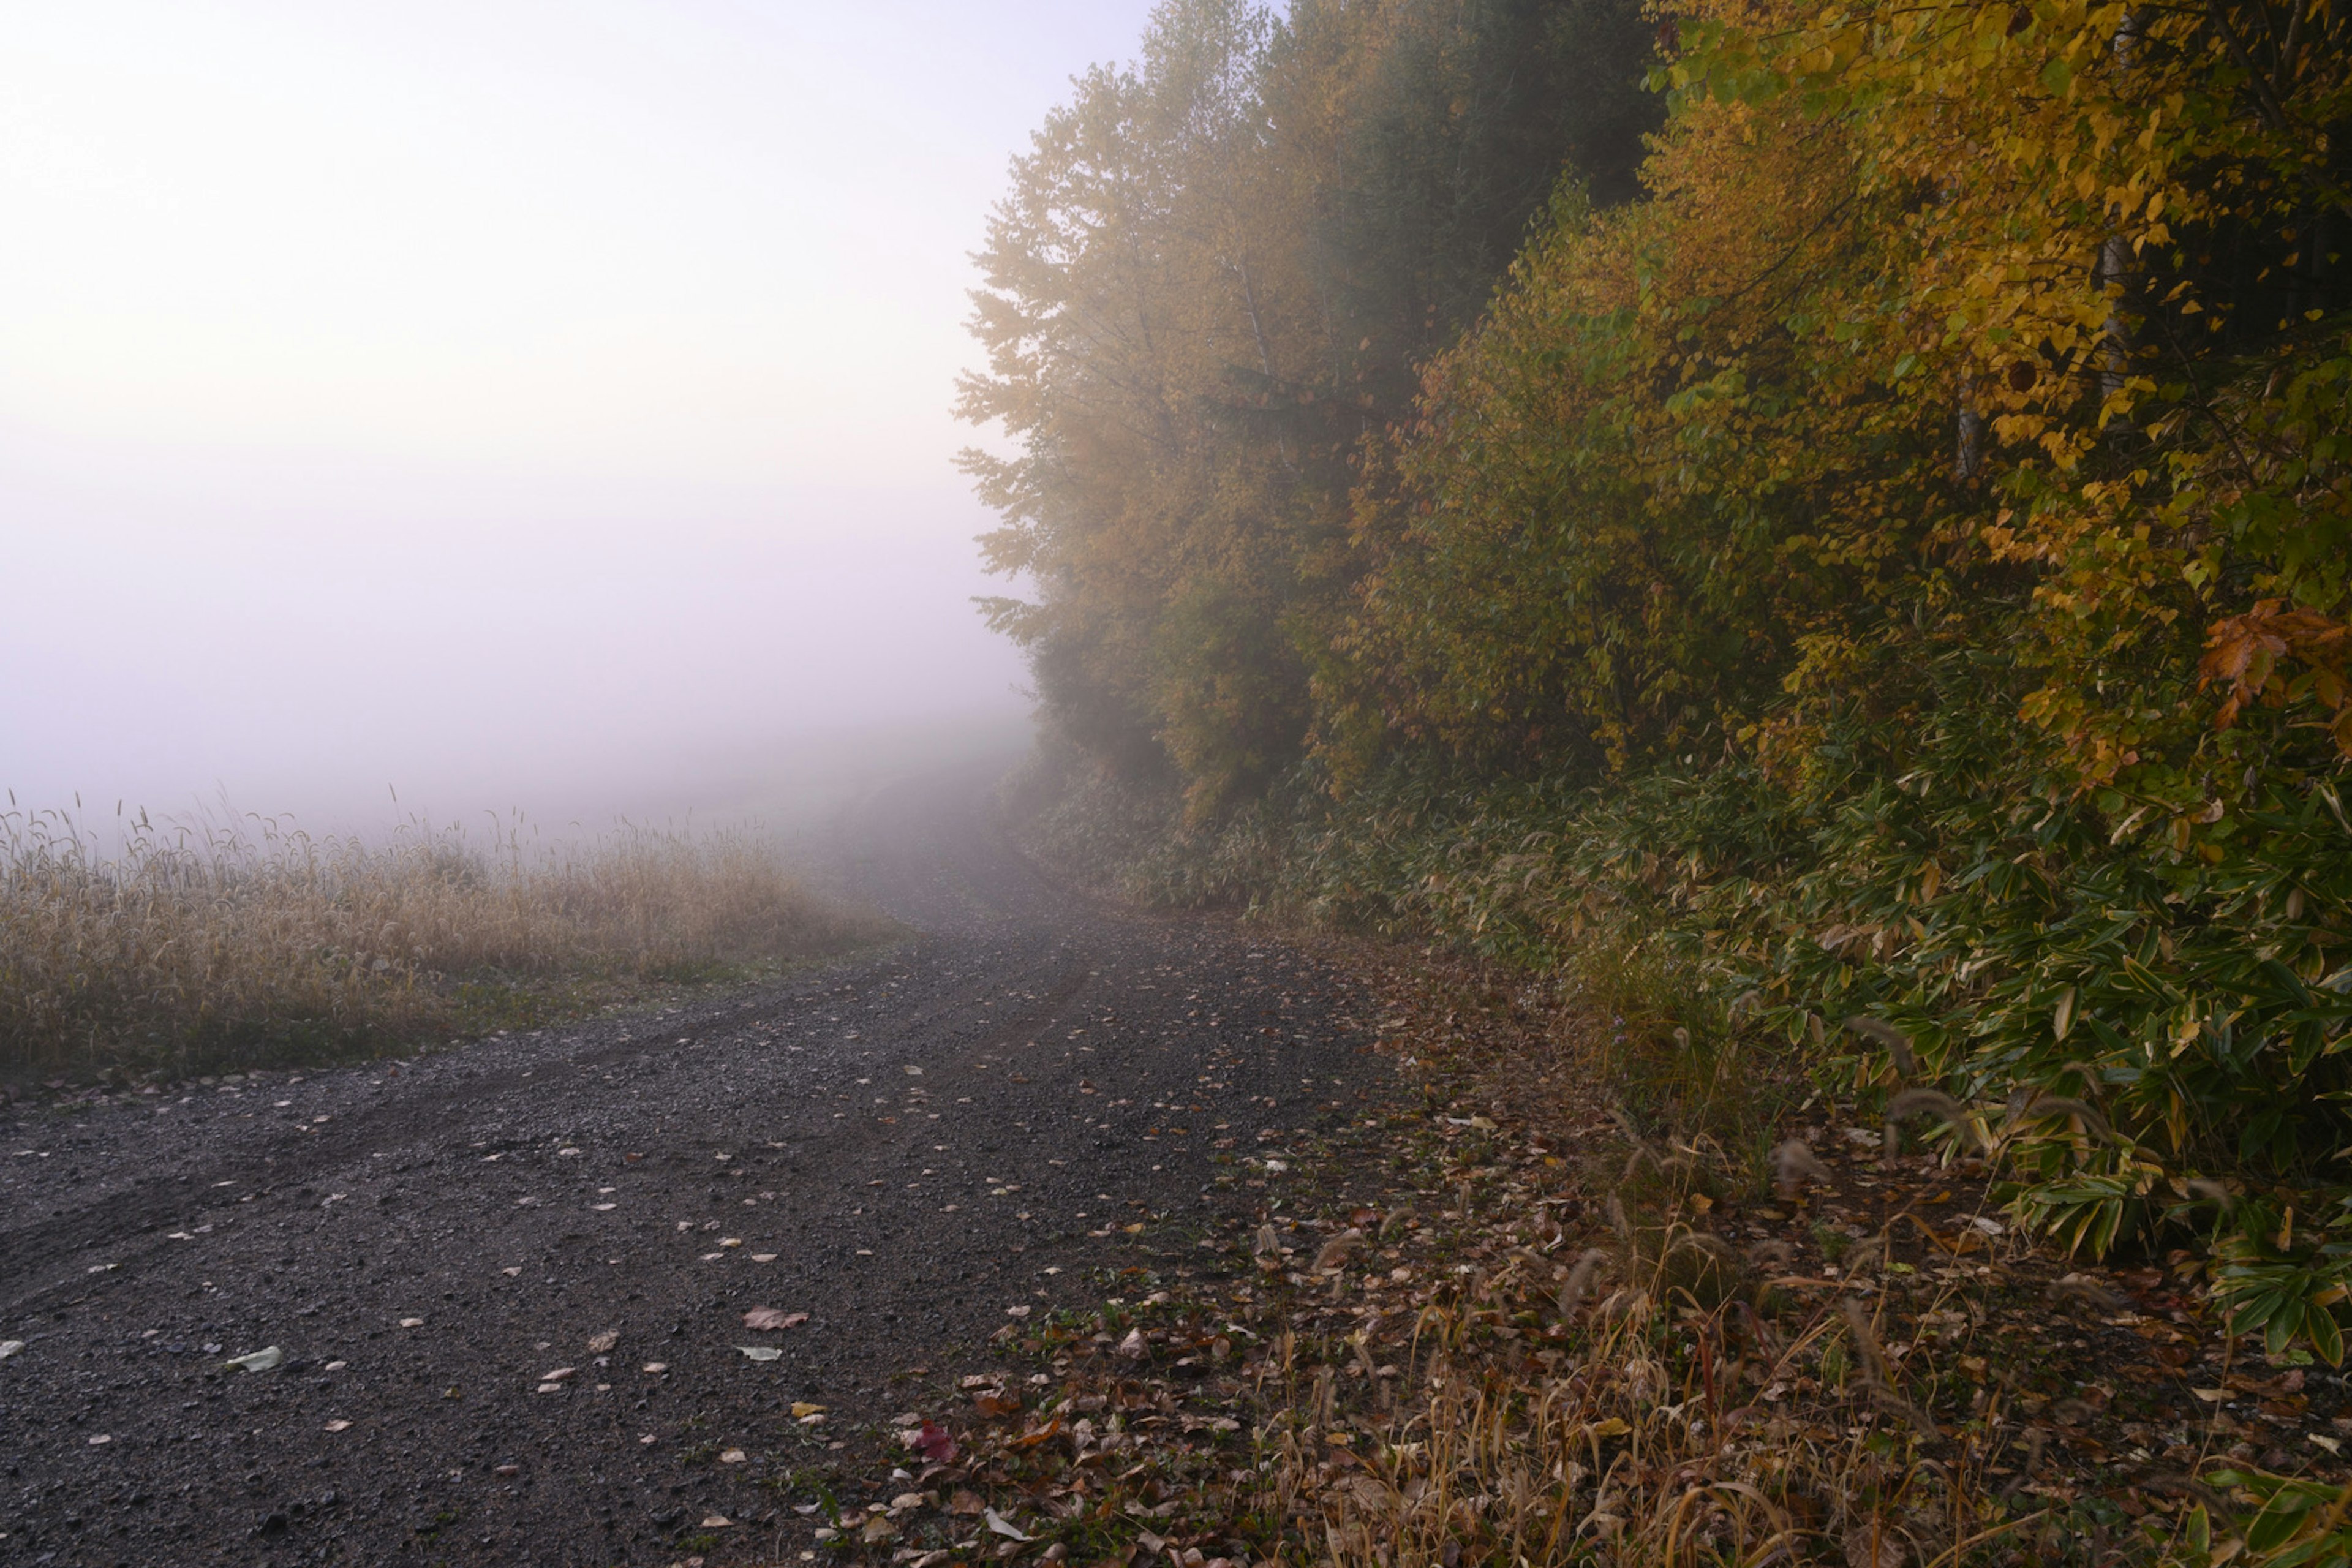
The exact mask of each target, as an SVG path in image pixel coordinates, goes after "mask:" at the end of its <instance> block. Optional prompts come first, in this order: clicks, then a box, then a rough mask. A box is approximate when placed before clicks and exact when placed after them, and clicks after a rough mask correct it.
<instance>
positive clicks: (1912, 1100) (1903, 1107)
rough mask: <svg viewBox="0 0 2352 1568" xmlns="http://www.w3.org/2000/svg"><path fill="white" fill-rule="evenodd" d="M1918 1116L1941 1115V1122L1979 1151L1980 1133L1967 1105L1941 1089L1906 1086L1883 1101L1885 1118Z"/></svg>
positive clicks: (1982, 1144)
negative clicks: (1884, 1103)
mask: <svg viewBox="0 0 2352 1568" xmlns="http://www.w3.org/2000/svg"><path fill="white" fill-rule="evenodd" d="M1922 1115H1927V1116H1937V1117H1941V1118H1942V1119H1943V1121H1944V1122H1945V1124H1946V1125H1948V1126H1949V1127H1950V1128H1951V1129H1952V1130H1953V1131H1956V1132H1958V1134H1959V1135H1960V1136H1961V1137H1963V1138H1965V1139H1967V1140H1968V1141H1969V1145H1970V1146H1971V1147H1972V1148H1975V1149H1977V1150H1978V1151H1979V1152H1981V1151H1982V1150H1983V1149H1984V1146H1985V1142H1984V1134H1982V1133H1981V1132H1979V1131H1977V1124H1976V1121H1975V1119H1974V1118H1972V1117H1971V1116H1969V1108H1968V1107H1967V1106H1965V1105H1962V1104H1961V1103H1960V1102H1959V1101H1958V1100H1954V1099H1953V1098H1952V1097H1951V1096H1950V1095H1948V1094H1946V1093H1945V1092H1944V1091H1943V1090H1941V1089H1905V1090H1904V1091H1903V1092H1902V1093H1901V1094H1898V1095H1896V1096H1895V1098H1894V1099H1893V1100H1889V1101H1887V1104H1886V1117H1887V1120H1888V1121H1902V1120H1904V1119H1905V1118H1906V1117H1912V1116H1922Z"/></svg>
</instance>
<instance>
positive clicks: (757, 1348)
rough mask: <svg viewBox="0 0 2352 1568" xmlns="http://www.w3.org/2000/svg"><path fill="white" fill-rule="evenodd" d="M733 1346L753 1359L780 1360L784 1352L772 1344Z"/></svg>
mask: <svg viewBox="0 0 2352 1568" xmlns="http://www.w3.org/2000/svg"><path fill="white" fill-rule="evenodd" d="M735 1348H736V1349H737V1350H739V1351H741V1352H743V1353H744V1354H745V1355H747V1356H749V1357H751V1359H752V1360H753V1361H782V1360H783V1358H784V1352H782V1351H780V1350H778V1349H777V1348H776V1347H775V1346H773V1345H737V1346H736V1347H735Z"/></svg>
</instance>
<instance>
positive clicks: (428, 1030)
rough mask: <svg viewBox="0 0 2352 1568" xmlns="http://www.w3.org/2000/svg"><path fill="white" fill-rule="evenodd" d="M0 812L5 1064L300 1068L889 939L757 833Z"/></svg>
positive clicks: (37, 1074)
mask: <svg viewBox="0 0 2352 1568" xmlns="http://www.w3.org/2000/svg"><path fill="white" fill-rule="evenodd" d="M109 826H119V827H120V828H121V831H120V833H119V835H118V836H117V837H116V841H117V844H118V847H115V848H113V849H111V850H108V849H104V848H102V847H101V845H100V838H99V837H98V835H97V834H96V833H94V832H92V831H89V830H88V829H87V828H86V827H85V826H82V825H80V824H79V823H77V822H76V821H74V820H73V819H72V818H70V817H68V816H64V815H62V814H58V813H43V812H22V811H17V812H10V813H8V814H6V815H5V816H0V1079H7V1080H14V1081H16V1083H18V1084H20V1085H21V1084H23V1083H25V1082H27V1081H30V1080H36V1079H41V1080H46V1079H57V1080H58V1081H59V1082H61V1083H73V1082H80V1081H85V1080H87V1079H89V1078H91V1077H92V1076H103V1077H107V1078H115V1079H136V1078H144V1077H149V1076H182V1075H185V1074H189V1073H193V1072H199V1071H203V1072H210V1071H214V1070H216V1069H221V1068H235V1067H247V1066H265V1065H298V1064H308V1063H315V1062H324V1061H330V1060H334V1059H337V1058H347V1057H353V1056H364V1055H370V1054H374V1053H377V1052H382V1051H386V1050H393V1049H398V1048H404V1047H415V1046H419V1045H425V1044H430V1043H436V1042H439V1041H442V1040H445V1039H450V1038H453V1037H463V1036H466V1035H469V1034H475V1033H479V1032H483V1031H486V1030H489V1029H497V1028H509V1027H519V1026H530V1025H536V1024H540V1023H544V1022H550V1021H552V1020H556V1019H560V1018H563V1017H567V1016H576V1015H579V1014H582V1013H584V1012H590V1011H593V1010H595V1009H597V1008H599V1007H602V1006H605V1005H612V1004H614V1003H620V1002H630V1001H636V1000H643V999H646V998H647V997H649V996H651V995H652V994H655V993H656V992H657V991H660V990H663V989H665V988H669V989H675V988H677V987H681V986H697V985H708V984H715V983H732V982H740V981H744V980H748V979H752V978H756V977H759V976H762V975H766V974H772V973H775V972H777V971H778V970H779V969H780V968H781V967H782V966H784V965H787V964H790V963H797V962H801V961H804V960H808V959H813V958H819V957H824V956H828V955H831V954H835V953H839V952H846V951H849V950H851V949H853V948H855V947H857V946H859V945H862V944H864V943H867V942H875V941H877V940H880V939H882V938H883V937H885V936H887V934H888V931H889V927H888V925H887V922H886V921H883V920H881V919H880V918H879V917H878V916H866V915H862V914H858V913H856V912H853V911H847V910H842V909H840V908H837V907H835V905H833V904H832V903H830V902H828V901H826V900H823V899H821V898H819V897H817V896H816V895H814V894H813V893H812V892H810V891H809V890H808V889H805V888H803V886H801V884H800V883H799V882H798V881H796V880H795V879H794V878H793V876H792V874H791V873H790V872H789V871H788V870H787V869H786V868H784V867H783V865H782V863H781V862H780V861H779V860H778V858H777V857H776V855H775V853H774V850H773V848H772V846H771V845H770V844H769V843H768V842H767V841H766V840H765V838H764V837H762V836H761V835H759V834H756V833H753V832H715V833H708V834H700V835H692V834H685V833H673V832H663V831H657V830H653V829H642V828H626V829H622V830H619V831H616V832H612V833H607V834H604V835H602V836H600V837H593V838H588V839H583V840H580V841H577V842H572V843H566V844H562V845H552V844H541V843H537V842H535V841H533V840H532V839H531V838H530V837H528V836H527V835H526V833H525V832H524V831H523V829H522V827H521V826H520V825H519V824H513V825H509V826H507V827H505V828H503V829H501V830H499V832H498V833H497V834H496V835H495V837H493V838H492V839H490V840H488V841H484V840H477V839H473V838H469V837H467V835H465V834H463V833H461V832H458V831H456V830H450V829H436V828H432V827H429V826H423V825H412V826H410V827H409V828H407V829H405V830H404V831H403V832H401V833H399V834H397V835H395V836H394V837H391V838H390V839H388V840H386V841H383V842H382V843H368V842H363V841H362V840H360V839H356V838H341V837H311V836H310V835H308V834H305V833H303V832H300V831H299V830H298V829H295V828H293V827H291V826H287V825H285V824H283V823H282V822H279V821H277V820H273V819H268V818H258V817H247V818H244V819H241V820H233V821H229V822H226V823H217V822H186V823H174V824H167V825H164V826H156V825H154V824H152V823H151V822H150V821H149V820H148V819H147V818H146V817H145V816H143V815H142V816H139V817H138V818H137V819H136V820H135V821H133V822H131V823H129V824H128V825H122V824H115V823H110V824H109Z"/></svg>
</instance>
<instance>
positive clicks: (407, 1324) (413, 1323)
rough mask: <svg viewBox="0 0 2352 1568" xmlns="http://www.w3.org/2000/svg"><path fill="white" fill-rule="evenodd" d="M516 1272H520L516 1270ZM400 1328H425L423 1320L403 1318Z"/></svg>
mask: <svg viewBox="0 0 2352 1568" xmlns="http://www.w3.org/2000/svg"><path fill="white" fill-rule="evenodd" d="M518 1272H520V1270H518ZM400 1326H401V1327H402V1328H404V1329H421V1328H423V1327H424V1326H425V1320H424V1319H422V1318H403V1319H401V1320H400Z"/></svg>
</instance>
